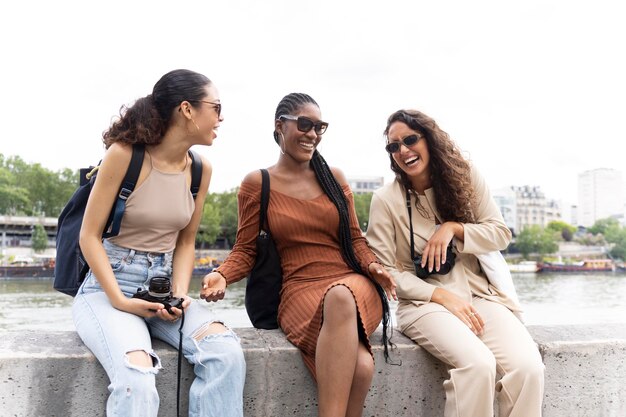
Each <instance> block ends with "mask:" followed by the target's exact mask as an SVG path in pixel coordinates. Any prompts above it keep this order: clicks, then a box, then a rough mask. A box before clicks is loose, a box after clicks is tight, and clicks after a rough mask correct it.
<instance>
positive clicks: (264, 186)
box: [259, 169, 270, 234]
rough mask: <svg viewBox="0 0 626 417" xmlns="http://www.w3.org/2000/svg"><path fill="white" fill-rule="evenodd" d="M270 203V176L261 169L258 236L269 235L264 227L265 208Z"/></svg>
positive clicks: (265, 219)
mask: <svg viewBox="0 0 626 417" xmlns="http://www.w3.org/2000/svg"><path fill="white" fill-rule="evenodd" d="M269 203H270V174H269V172H267V169H261V212H260V213H259V234H261V233H262V232H263V231H265V232H266V233H269V231H270V229H269V227H266V225H265V222H266V221H267V206H269Z"/></svg>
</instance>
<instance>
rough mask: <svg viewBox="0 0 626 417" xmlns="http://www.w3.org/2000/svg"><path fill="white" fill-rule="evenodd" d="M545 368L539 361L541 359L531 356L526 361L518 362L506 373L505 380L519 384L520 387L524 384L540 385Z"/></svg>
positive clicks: (537, 356)
mask: <svg viewBox="0 0 626 417" xmlns="http://www.w3.org/2000/svg"><path fill="white" fill-rule="evenodd" d="M544 371H545V366H544V364H543V362H542V361H541V357H540V356H539V355H538V354H537V355H533V357H531V358H528V359H527V360H523V361H519V362H518V363H516V364H515V367H514V368H513V369H512V370H511V371H510V372H508V373H507V375H506V376H508V378H507V379H511V380H514V381H517V382H519V385H520V386H523V385H525V384H529V383H530V384H540V383H541V384H542V383H543V378H544Z"/></svg>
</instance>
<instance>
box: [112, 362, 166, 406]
mask: <svg viewBox="0 0 626 417" xmlns="http://www.w3.org/2000/svg"><path fill="white" fill-rule="evenodd" d="M125 364H126V367H125V369H124V371H121V370H119V371H118V372H116V375H117V379H116V380H115V381H112V382H111V387H110V389H111V391H112V392H113V393H115V394H117V396H118V398H119V397H123V398H126V399H127V400H129V401H133V400H137V401H140V402H145V401H149V402H151V401H158V398H159V395H158V393H157V390H156V385H155V375H156V374H157V373H158V371H159V369H161V362H160V360H159V358H158V357H157V356H156V355H155V354H154V353H147V352H144V351H133V352H128V353H127V354H126V361H125Z"/></svg>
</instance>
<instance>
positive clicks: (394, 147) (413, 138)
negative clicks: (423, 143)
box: [385, 135, 422, 153]
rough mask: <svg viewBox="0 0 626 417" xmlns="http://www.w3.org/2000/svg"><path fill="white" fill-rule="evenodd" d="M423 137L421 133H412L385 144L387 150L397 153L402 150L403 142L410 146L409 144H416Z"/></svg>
mask: <svg viewBox="0 0 626 417" xmlns="http://www.w3.org/2000/svg"><path fill="white" fill-rule="evenodd" d="M421 138H422V137H421V136H420V135H410V136H407V137H406V138H404V139H402V141H397V142H389V143H388V144H387V145H385V150H386V151H387V152H389V153H396V152H398V151H399V150H400V145H401V144H404V146H406V147H407V148H408V147H409V146H413V145H415V144H416V143H417V141H418V140H420V139H421Z"/></svg>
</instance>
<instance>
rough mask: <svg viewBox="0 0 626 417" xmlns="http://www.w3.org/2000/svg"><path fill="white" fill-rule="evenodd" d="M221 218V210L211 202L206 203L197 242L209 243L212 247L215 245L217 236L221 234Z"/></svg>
mask: <svg viewBox="0 0 626 417" xmlns="http://www.w3.org/2000/svg"><path fill="white" fill-rule="evenodd" d="M220 223H221V216H220V211H219V208H218V207H216V206H214V205H213V204H212V202H211V201H210V200H208V199H207V200H206V201H205V202H204V210H203V211H202V219H201V220H200V228H199V230H198V234H197V235H196V242H199V243H202V244H204V243H207V244H209V245H212V244H213V243H215V240H216V239H217V236H218V235H219V233H220V232H221V230H222V228H221V227H220Z"/></svg>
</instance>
